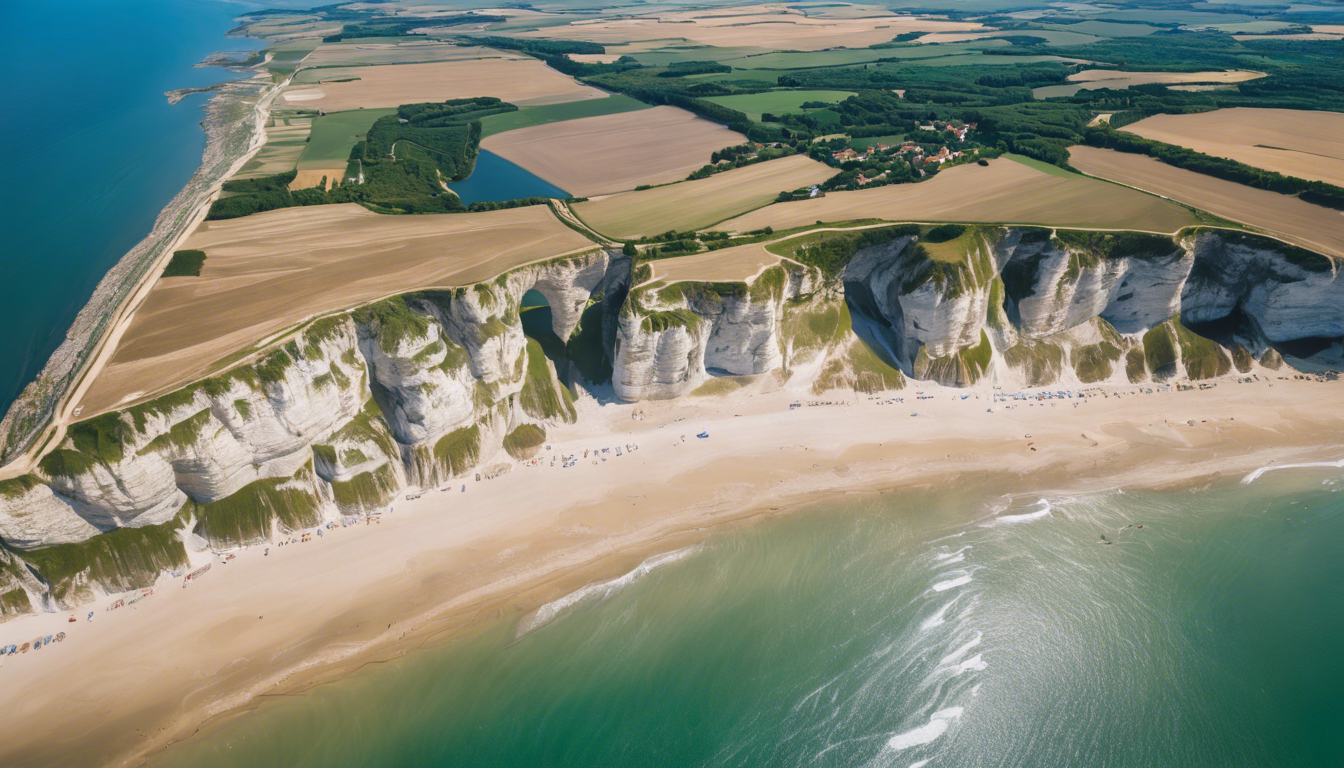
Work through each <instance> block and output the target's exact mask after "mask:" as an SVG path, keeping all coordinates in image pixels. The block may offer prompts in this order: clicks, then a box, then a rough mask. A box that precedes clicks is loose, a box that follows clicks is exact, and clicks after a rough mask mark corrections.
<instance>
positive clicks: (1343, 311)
mask: <svg viewBox="0 0 1344 768" xmlns="http://www.w3.org/2000/svg"><path fill="white" fill-rule="evenodd" d="M1271 243H1274V241H1266V239H1265V238H1253V237H1247V236H1239V235H1236V234H1232V233H1216V232H1206V233H1201V234H1199V235H1197V236H1195V237H1192V238H1189V239H1188V241H1187V246H1188V247H1189V249H1190V250H1191V251H1192V252H1193V255H1194V267H1193V269H1192V271H1191V274H1190V279H1189V280H1188V281H1187V282H1186V284H1185V288H1184V291H1183V292H1182V294H1181V317H1182V318H1183V319H1184V320H1185V321H1186V322H1189V323H1211V322H1217V321H1220V320H1224V319H1226V318H1235V319H1244V320H1245V321H1249V326H1243V327H1242V328H1240V329H1238V330H1239V331H1240V332H1241V334H1243V335H1244V336H1245V337H1247V338H1251V339H1254V337H1256V336H1259V339H1258V340H1259V341H1261V342H1262V344H1263V343H1276V344H1278V343H1284V342H1292V341H1296V340H1300V339H1332V338H1334V339H1337V338H1339V337H1341V336H1344V280H1341V279H1340V277H1339V272H1338V264H1337V263H1335V262H1333V261H1332V260H1331V259H1328V258H1326V257H1325V256H1320V255H1318V254H1313V253H1309V252H1307V251H1303V250H1301V249H1298V248H1293V247H1291V246H1286V245H1282V244H1277V243H1275V244H1273V245H1272V246H1271V245H1270V244H1271Z"/></svg>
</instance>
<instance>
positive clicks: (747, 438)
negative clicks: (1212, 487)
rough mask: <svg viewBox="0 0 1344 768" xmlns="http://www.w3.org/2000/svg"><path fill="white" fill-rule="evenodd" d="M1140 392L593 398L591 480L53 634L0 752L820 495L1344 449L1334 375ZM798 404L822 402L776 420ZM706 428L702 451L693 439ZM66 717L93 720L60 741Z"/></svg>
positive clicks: (227, 700)
mask: <svg viewBox="0 0 1344 768" xmlns="http://www.w3.org/2000/svg"><path fill="white" fill-rule="evenodd" d="M1137 389H1138V388H1135V387H1111V388H1095V389H1094V391H1095V393H1096V394H1095V395H1094V396H1092V397H1089V398H1087V399H1062V400H1048V401H1035V402H1032V401H1018V402H1012V403H996V402H994V400H993V397H994V392H993V390H990V389H988V388H981V389H975V390H952V389H945V388H938V387H926V388H925V389H923V390H921V391H922V392H924V393H925V394H929V395H932V396H933V398H932V399H929V400H917V397H918V395H917V394H916V392H914V391H912V390H904V391H901V392H896V393H887V394H884V395H878V396H868V395H854V394H852V393H849V394H832V395H827V396H824V397H820V398H816V397H807V396H801V397H800V396H799V395H798V394H797V393H790V392H788V391H775V392H768V393H759V392H758V393H755V394H750V393H748V394H737V395H733V396H729V397H706V398H690V399H687V400H685V401H664V402H655V403H642V404H637V405H627V404H611V403H608V404H605V405H599V404H598V403H597V402H596V401H593V400H591V399H585V400H584V401H583V402H582V403H581V411H582V413H581V415H580V420H579V423H578V424H576V425H571V426H566V427H561V428H558V429H555V430H553V431H552V440H553V442H552V444H551V449H550V450H549V451H548V452H547V453H546V454H545V455H547V456H551V455H555V454H557V453H561V452H563V453H572V454H575V455H576V456H582V452H583V450H585V449H588V450H591V449H592V448H599V449H601V448H608V449H611V450H612V452H611V453H604V454H599V458H600V459H605V461H599V462H598V465H597V466H594V465H593V464H592V463H590V462H591V461H592V459H590V458H586V457H585V458H579V459H578V463H577V464H576V465H574V466H572V467H569V468H566V469H561V468H560V466H559V465H556V466H551V465H550V464H549V462H548V460H547V461H543V462H542V464H541V466H531V467H529V466H523V465H522V464H521V463H518V462H510V465H511V467H512V469H511V470H510V471H508V472H507V473H505V474H503V475H502V476H501V477H499V478H497V479H494V480H489V481H486V480H482V481H476V480H474V479H473V478H472V477H470V476H469V477H466V478H461V479H459V480H458V481H455V482H454V483H453V484H452V485H451V486H450V487H449V490H448V491H447V492H427V493H425V494H423V495H422V496H421V497H420V498H417V499H414V500H407V499H405V498H400V499H398V500H397V501H396V502H394V504H393V511H392V512H391V513H389V514H387V515H384V516H383V517H382V518H381V521H380V522H378V523H372V522H363V523H362V524H361V525H359V526H358V528H357V529H356V530H349V529H336V530H329V531H327V532H326V535H324V536H321V537H316V536H315V537H313V538H314V542H313V543H309V544H290V545H286V546H277V545H272V546H271V548H270V551H269V554H264V549H263V548H262V547H252V548H250V549H246V550H243V551H241V552H239V553H238V554H237V558H236V560H234V561H232V562H231V563H229V564H227V565H225V564H222V563H216V564H215V566H214V568H213V571H212V572H211V573H209V574H206V575H205V576H204V577H203V578H201V579H200V580H198V581H196V582H193V583H192V584H191V585H190V588H188V589H183V588H181V586H180V585H181V584H182V582H181V581H180V580H173V579H167V578H165V579H161V580H160V583H159V585H158V588H157V590H156V594H155V595H154V596H153V597H151V598H149V599H146V600H144V601H142V602H141V603H139V604H137V605H134V606H128V607H127V608H124V609H120V610H118V611H116V612H106V611H105V610H103V605H102V604H99V605H97V606H89V607H86V608H82V609H79V610H78V611H77V613H78V615H79V616H80V619H81V620H80V621H79V622H76V623H74V624H69V627H70V633H69V637H68V638H67V639H66V640H65V641H64V642H63V643H62V644H60V645H56V646H54V647H52V648H51V649H50V650H46V649H44V650H43V651H41V652H40V653H29V654H27V655H24V656H18V657H10V658H9V659H7V660H6V661H5V663H4V665H3V666H0V682H3V686H2V687H3V691H4V693H2V694H0V706H3V707H4V708H5V710H6V711H7V713H8V714H7V717H6V719H5V721H4V723H3V724H0V762H3V763H4V764H5V765H14V766H27V765H55V764H67V765H68V764H88V765H93V764H106V765H117V766H122V765H138V764H142V763H144V762H145V761H146V760H148V759H149V758H151V757H152V756H153V755H155V754H157V753H159V752H161V751H162V750H163V749H164V748H165V747H170V746H171V745H172V744H174V743H177V742H181V741H183V740H185V739H188V738H192V737H193V736H194V735H197V734H201V733H209V732H213V731H214V730H216V729H217V728H218V727H219V726H220V725H222V724H223V723H226V722H229V721H231V720H232V718H233V717H236V716H238V715H240V714H242V713H245V712H248V711H251V710H253V709H255V708H257V707H259V706H263V705H264V704H265V702H266V701H268V700H274V699H276V698H277V697H283V696H287V695H294V694H298V693H301V692H303V691H305V690H309V689H311V688H313V687H314V686H317V685H321V684H324V683H327V682H332V681H336V680H339V679H341V678H343V677H345V676H348V675H349V674H352V673H354V672H355V671H357V670H359V669H361V668H363V667H365V666H368V665H370V664H377V663H382V662H385V661H388V660H391V659H395V658H397V657H399V656H402V655H405V654H408V653H413V652H415V651H416V650H420V649H425V648H430V647H435V646H438V645H441V644H442V643H445V642H450V641H453V640H455V639H457V638H460V637H463V636H465V635H471V634H474V633H476V632H480V631H483V630H485V629H487V628H490V627H496V626H498V622H500V621H510V622H513V621H517V620H518V619H520V618H521V617H523V616H525V615H527V614H528V613H530V612H532V611H535V610H536V609H537V608H538V607H539V606H542V605H545V604H547V603H550V602H552V601H554V600H557V599H559V598H561V597H564V596H565V595H568V594H570V593H572V592H574V591H575V590H577V589H580V588H582V587H583V586H584V585H586V584H589V583H593V582H597V581H603V580H606V579H611V578H615V577H618V576H621V575H622V574H625V573H627V572H629V571H630V570H632V569H633V568H635V567H637V566H638V565H639V564H640V563H641V562H642V561H644V560H645V559H646V558H648V557H650V556H652V555H656V554H659V553H665V552H669V551H672V550H676V549H680V548H682V547H686V546H691V545H694V544H696V543H698V542H701V541H703V540H704V539H705V538H706V537H707V536H710V535H712V534H713V533H715V532H718V531H722V530H725V529H727V528H730V527H732V526H735V525H745V524H752V523H754V522H756V521H759V520H762V519H766V518H769V517H771V516H774V515H779V514H786V513H792V512H794V511H795V510H798V509H800V508H803V507H808V506H812V505H815V504H816V503H818V502H823V501H826V500H827V499H833V498H838V497H844V496H854V495H859V494H864V495H866V494H876V493H886V492H891V491H898V490H913V489H919V488H938V489H947V488H952V487H957V488H966V487H973V488H979V489H983V490H984V491H985V493H986V495H987V497H988V496H993V497H997V502H996V503H997V504H998V505H999V507H1003V506H1006V504H1007V503H1008V501H1009V500H1010V499H1012V498H1014V497H1020V496H1022V495H1028V496H1032V497H1039V496H1055V495H1061V494H1065V495H1074V494H1083V493H1090V492H1097V491H1102V490H1108V489H1114V488H1125V489H1130V488H1153V489H1164V490H1179V489H1182V488H1187V487H1197V486H1202V485H1207V484H1208V483H1211V482H1214V481H1216V480H1219V479H1222V480H1240V479H1242V478H1243V477H1245V476H1247V475H1248V474H1250V473H1253V472H1254V471H1255V470H1257V469H1259V468H1261V467H1265V466H1270V465H1282V464H1300V463H1311V462H1320V461H1335V460H1337V459H1338V447H1337V446H1338V445H1339V444H1340V438H1341V436H1344V405H1341V404H1337V403H1336V402H1335V399H1334V398H1333V397H1332V389H1331V385H1330V384H1328V383H1323V382H1318V381H1314V380H1306V379H1304V378H1291V377H1289V376H1284V377H1281V378H1279V379H1276V380H1273V381H1260V382H1255V383H1249V384H1239V383H1237V382H1236V381H1234V380H1223V381H1221V382H1219V384H1218V385H1217V386H1214V387H1211V388H1209V389H1191V390H1189V391H1168V392H1158V393H1155V394H1144V395H1136V394H1133V393H1134V392H1135V391H1136V390H1137ZM895 398H902V399H903V402H896V401H895ZM800 399H801V402H803V403H807V402H809V401H815V402H826V403H834V404H829V405H803V406H802V407H799V408H790V407H789V405H790V404H791V403H793V402H799V401H800ZM1006 405H1012V406H1013V407H1011V408H1008V407H1005V406H1006ZM989 408H992V409H993V412H992V413H987V409H989ZM1064 411H1067V412H1068V413H1064ZM636 414H642V415H643V417H644V418H643V419H642V420H636V419H635V418H634V417H635V416H636ZM912 414H917V415H914V416H912ZM702 430H704V431H706V432H707V433H708V435H709V437H707V438H704V439H699V438H696V436H695V435H696V434H697V433H699V432H701V431H702ZM632 445H638V450H636V451H634V452H633V453H632V452H629V451H628V448H629V446H632ZM616 446H622V447H624V448H626V449H627V450H624V451H623V454H624V455H622V456H620V457H617V456H616V455H615V452H614V448H615V447H616ZM502 460H505V459H503V457H500V458H497V459H496V460H495V462H499V461H502ZM491 463H493V462H491ZM488 464H489V463H488ZM608 464H610V465H612V466H607V465H608ZM629 464H635V465H638V466H637V467H627V466H625V465H629ZM617 465H620V466H621V469H620V470H617V469H615V467H616V466H617ZM462 485H465V486H466V488H467V490H466V491H465V492H464V491H462V490H460V486H462ZM999 507H992V506H988V505H987V506H986V508H985V509H984V511H983V514H984V515H985V516H986V517H988V516H991V515H993V514H995V513H996V509H997V511H1002V509H1001V508H999ZM90 609H94V610H95V619H94V621H93V622H92V624H90V623H88V622H85V621H83V617H84V614H85V613H86V612H87V611H88V610H90ZM66 622H67V615H66V614H65V613H58V614H43V615H38V616H32V617H24V618H21V619H17V620H14V621H11V622H9V623H7V624H3V625H0V641H3V642H17V641H19V640H20V639H21V638H25V639H30V638H31V637H32V636H36V635H39V634H49V633H51V632H54V631H61V630H64V629H65V627H66ZM70 691H78V692H79V693H78V695H76V696H71V695H70V693H69V692H70ZM67 722H80V723H82V724H85V726H86V727H85V728H84V730H83V731H82V732H81V733H80V734H77V735H75V736H73V737H72V736H71V735H70V734H69V733H68V732H67V731H66V730H65V729H64V728H63V726H62V725H61V724H62V723H67Z"/></svg>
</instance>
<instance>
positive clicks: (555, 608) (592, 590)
mask: <svg viewBox="0 0 1344 768" xmlns="http://www.w3.org/2000/svg"><path fill="white" fill-rule="evenodd" d="M700 549H701V545H700V544H693V545H691V546H689V547H683V548H682V549H674V550H672V551H671V552H664V553H663V554H661V555H654V556H653V557H650V558H649V559H647V560H645V561H644V562H642V563H640V564H639V565H637V566H635V569H634V570H632V571H630V572H629V573H626V574H625V575H623V576H617V577H616V578H614V579H608V580H607V581H599V582H594V583H592V584H589V585H587V586H585V587H582V588H580V589H577V590H575V591H573V592H570V593H569V594H568V595H565V596H564V597H562V598H560V599H559V600H552V601H551V602H549V603H546V604H545V605H543V606H541V607H540V608H538V609H537V610H535V611H533V612H532V613H531V614H529V615H528V616H526V617H524V618H523V620H522V621H521V622H519V623H518V632H517V634H516V635H515V636H514V639H515V640H517V639H520V638H522V637H523V636H524V635H527V634H530V633H532V632H535V631H537V630H538V629H541V628H542V627H544V626H546V625H547V624H550V623H551V622H552V621H555V620H556V619H558V618H559V617H560V616H561V614H563V613H565V612H566V611H568V610H569V609H570V608H573V607H574V606H576V605H578V604H579V603H582V602H584V601H586V600H590V599H599V600H604V599H606V598H607V597H610V596H611V595H612V594H615V593H616V592H619V591H621V590H622V589H625V588H626V587H628V586H630V585H631V584H634V583H635V582H636V581H638V580H639V579H640V578H642V577H644V576H647V575H648V574H650V573H652V572H653V571H654V570H655V569H657V568H661V567H663V566H665V565H671V564H672V563H676V562H680V561H682V560H685V559H686V558H688V557H690V556H691V555H693V554H695V553H696V552H699V551H700Z"/></svg>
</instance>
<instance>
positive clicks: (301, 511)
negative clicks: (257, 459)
mask: <svg viewBox="0 0 1344 768" xmlns="http://www.w3.org/2000/svg"><path fill="white" fill-rule="evenodd" d="M311 477H312V475H311V474H310V472H309V471H308V470H307V469H306V468H305V469H301V470H299V473H298V474H296V475H295V477H293V478H284V477H282V478H272V479H268V480H257V481H256V482H253V483H249V484H248V485H245V486H243V487H242V488H240V489H239V490H238V491H236V492H234V493H233V494H231V495H229V496H226V497H224V498H222V499H220V500H218V501H211V502H205V503H196V502H193V503H191V504H189V505H188V510H189V511H191V512H192V513H194V514H195V515H196V520H197V528H196V531H197V533H199V534H200V535H202V536H204V537H205V538H206V540H208V541H209V542H210V546H212V547H215V548H216V549H222V548H228V547H237V546H242V545H245V544H252V543H255V542H258V541H265V540H268V539H270V537H271V529H272V525H273V524H274V523H275V522H277V521H278V522H279V524H280V529H281V530H282V531H293V530H299V529H301V528H311V527H312V526H314V525H317V524H318V523H320V522H321V521H322V517H321V515H320V514H319V512H318V508H317V504H318V501H317V496H316V495H314V494H313V492H312V490H311V489H310V488H307V487H294V486H295V485H300V484H302V482H303V480H304V479H311Z"/></svg>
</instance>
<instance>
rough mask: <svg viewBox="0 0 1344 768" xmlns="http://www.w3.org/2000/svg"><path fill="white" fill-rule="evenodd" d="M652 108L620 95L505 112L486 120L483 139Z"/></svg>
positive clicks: (482, 122)
mask: <svg viewBox="0 0 1344 768" xmlns="http://www.w3.org/2000/svg"><path fill="white" fill-rule="evenodd" d="M648 108H649V105H648V104H645V103H644V102H642V101H637V100H635V99H632V98H630V97H629V96H622V95H620V94H615V95H612V96H608V97H607V98H605V99H587V100H584V101H570V102H566V103H564V104H549V105H547V106H544V107H523V108H522V109H520V110H518V111H517V112H505V113H504V114H501V115H490V116H489V117H486V118H483V119H482V120H481V138H485V137H486V136H493V135H494V134H496V133H504V132H505V131H512V130H514V129H515V128H527V127H529V126H533V125H545V124H547V123H559V122H562V121H564V120H577V119H578V118H581V117H596V116H597V115H615V114H618V113H620V112H634V111H636V110H640V109H648Z"/></svg>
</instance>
